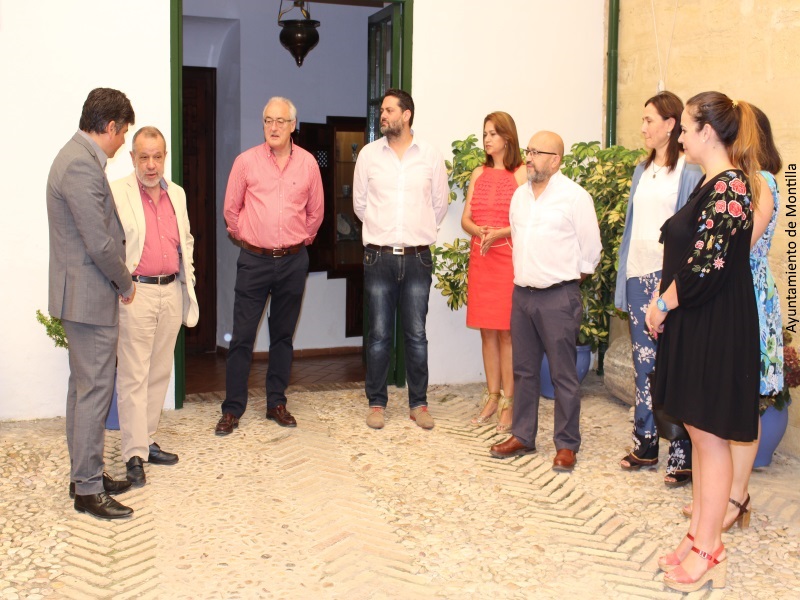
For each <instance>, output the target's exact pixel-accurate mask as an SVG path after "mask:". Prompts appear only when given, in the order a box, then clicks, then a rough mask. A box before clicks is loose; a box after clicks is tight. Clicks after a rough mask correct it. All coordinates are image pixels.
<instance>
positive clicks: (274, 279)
mask: <svg viewBox="0 0 800 600" xmlns="http://www.w3.org/2000/svg"><path fill="white" fill-rule="evenodd" d="M307 274H308V252H306V249H305V246H303V247H302V248H301V249H300V251H299V252H298V253H297V254H289V255H287V256H283V257H280V258H273V257H272V256H262V255H260V254H255V253H253V252H250V251H248V250H245V249H242V250H241V252H240V253H239V260H238V262H237V263H236V287H235V295H234V303H233V337H232V338H231V344H230V348H229V349H228V361H227V364H226V373H225V401H224V402H223V403H222V412H223V413H231V414H233V415H234V416H235V417H241V416H242V415H243V414H244V411H245V409H246V408H247V378H248V376H249V375H250V364H251V363H252V361H253V345H254V344H255V340H256V333H257V332H258V324H259V322H260V321H261V317H262V315H263V314H264V307H265V306H266V304H267V300H268V299H270V307H269V317H268V321H267V324H268V326H269V366H268V367H267V381H266V387H267V408H275V407H276V406H278V405H280V404H284V405H285V404H286V394H285V392H286V387H287V386H288V385H289V375H290V374H291V371H292V352H293V350H294V348H293V345H292V338H293V337H294V331H295V329H296V328H297V319H298V318H299V317H300V306H301V304H302V301H303V292H304V291H305V288H306V275H307ZM270 297H271V298H270Z"/></svg>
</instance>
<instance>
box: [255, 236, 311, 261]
mask: <svg viewBox="0 0 800 600" xmlns="http://www.w3.org/2000/svg"><path fill="white" fill-rule="evenodd" d="M239 245H240V246H241V247H242V248H244V249H245V250H249V251H250V252H255V253H256V254H261V255H263V256H271V257H272V258H281V257H282V256H286V255H287V254H297V253H298V252H300V248H302V247H303V244H302V242H301V243H299V244H297V245H295V246H289V247H288V248H259V247H258V246H253V244H248V243H247V242H245V241H244V240H239Z"/></svg>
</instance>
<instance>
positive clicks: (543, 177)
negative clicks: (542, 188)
mask: <svg viewBox="0 0 800 600" xmlns="http://www.w3.org/2000/svg"><path fill="white" fill-rule="evenodd" d="M549 176H550V174H549V173H547V172H546V171H539V170H537V169H536V167H534V168H533V173H531V172H530V171H528V182H529V183H542V182H543V181H547V178H548V177H549Z"/></svg>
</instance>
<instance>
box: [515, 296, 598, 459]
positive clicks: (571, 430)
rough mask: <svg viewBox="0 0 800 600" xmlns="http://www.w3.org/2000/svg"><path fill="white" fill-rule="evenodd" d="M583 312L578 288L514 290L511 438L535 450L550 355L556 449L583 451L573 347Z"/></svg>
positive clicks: (579, 400)
mask: <svg viewBox="0 0 800 600" xmlns="http://www.w3.org/2000/svg"><path fill="white" fill-rule="evenodd" d="M582 313H583V308H582V305H581V292H580V288H579V287H578V284H577V283H569V284H566V285H564V286H561V287H555V288H549V289H545V290H534V289H530V288H523V287H519V286H514V293H513V296H512V300H511V346H512V351H513V355H514V424H513V426H512V428H511V433H513V434H514V436H515V437H516V438H517V439H519V440H520V441H521V442H522V443H523V444H525V445H526V446H535V445H536V432H537V430H538V427H539V389H540V384H541V382H540V377H539V371H540V369H541V367H542V355H543V354H545V353H546V354H547V360H548V361H549V363H550V376H551V379H552V380H553V387H554V389H555V396H556V398H555V411H554V413H555V417H554V421H555V423H554V432H553V442H554V443H555V446H556V450H561V449H562V448H566V449H568V450H572V451H574V452H577V451H578V450H579V449H580V446H581V432H580V417H581V398H580V389H579V388H580V383H579V381H578V374H577V371H576V368H575V360H576V355H577V352H576V350H575V344H576V341H577V338H578V331H579V329H580V324H581V316H582Z"/></svg>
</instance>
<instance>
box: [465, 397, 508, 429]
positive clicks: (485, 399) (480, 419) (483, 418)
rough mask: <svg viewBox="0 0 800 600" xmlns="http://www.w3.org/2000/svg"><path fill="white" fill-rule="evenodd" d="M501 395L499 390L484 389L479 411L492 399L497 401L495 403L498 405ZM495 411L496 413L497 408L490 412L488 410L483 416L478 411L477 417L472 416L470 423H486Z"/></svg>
mask: <svg viewBox="0 0 800 600" xmlns="http://www.w3.org/2000/svg"><path fill="white" fill-rule="evenodd" d="M502 397H503V395H502V394H501V393H500V392H490V391H489V390H484V393H483V402H481V413H482V412H483V410H484V409H485V408H486V405H487V404H489V403H490V402H492V401H494V402H497V405H498V406H500V398H502ZM496 413H497V408H495V409H494V410H493V411H492V412H490V413H489V414H488V415H485V416H481V414H480V413H479V414H478V416H477V417H473V418H472V420H471V421H470V423H472V424H473V425H484V424H485V423H488V422H489V421H490V420H491V419H492V417H494V415H495V414H496Z"/></svg>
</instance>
